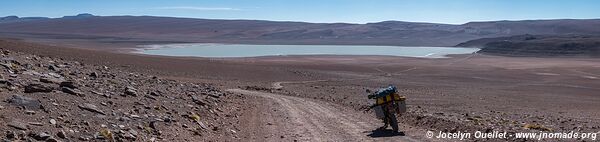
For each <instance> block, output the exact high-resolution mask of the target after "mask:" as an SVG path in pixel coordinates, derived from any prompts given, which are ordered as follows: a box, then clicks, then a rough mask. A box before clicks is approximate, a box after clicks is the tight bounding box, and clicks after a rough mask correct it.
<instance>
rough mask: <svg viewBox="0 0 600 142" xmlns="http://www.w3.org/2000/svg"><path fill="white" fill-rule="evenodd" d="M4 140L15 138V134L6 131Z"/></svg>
mask: <svg viewBox="0 0 600 142" xmlns="http://www.w3.org/2000/svg"><path fill="white" fill-rule="evenodd" d="M6 138H7V139H9V140H11V139H15V138H17V134H15V132H13V131H6Z"/></svg>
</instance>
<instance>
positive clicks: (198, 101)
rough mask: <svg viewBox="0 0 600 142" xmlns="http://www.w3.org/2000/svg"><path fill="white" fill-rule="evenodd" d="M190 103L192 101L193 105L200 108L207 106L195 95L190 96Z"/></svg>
mask: <svg viewBox="0 0 600 142" xmlns="http://www.w3.org/2000/svg"><path fill="white" fill-rule="evenodd" d="M192 101H194V103H196V104H198V105H201V106H204V105H206V104H207V103H206V102H205V101H204V100H202V99H200V97H198V96H195V95H193V96H192Z"/></svg>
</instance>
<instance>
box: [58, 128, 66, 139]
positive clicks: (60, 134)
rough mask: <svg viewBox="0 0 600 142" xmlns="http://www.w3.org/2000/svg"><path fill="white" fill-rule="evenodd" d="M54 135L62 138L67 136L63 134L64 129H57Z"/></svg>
mask: <svg viewBox="0 0 600 142" xmlns="http://www.w3.org/2000/svg"><path fill="white" fill-rule="evenodd" d="M56 136H58V137H59V138H63V139H66V138H67V135H66V134H65V131H63V130H60V131H58V133H56Z"/></svg>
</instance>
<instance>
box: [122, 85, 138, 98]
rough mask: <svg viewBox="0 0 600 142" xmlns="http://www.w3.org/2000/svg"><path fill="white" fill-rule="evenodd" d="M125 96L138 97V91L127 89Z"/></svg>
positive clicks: (129, 87)
mask: <svg viewBox="0 0 600 142" xmlns="http://www.w3.org/2000/svg"><path fill="white" fill-rule="evenodd" d="M125 95H129V96H137V89H135V88H133V87H131V86H128V87H127V88H125Z"/></svg>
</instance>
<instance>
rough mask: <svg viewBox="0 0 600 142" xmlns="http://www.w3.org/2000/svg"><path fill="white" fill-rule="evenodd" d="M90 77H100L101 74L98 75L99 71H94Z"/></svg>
mask: <svg viewBox="0 0 600 142" xmlns="http://www.w3.org/2000/svg"><path fill="white" fill-rule="evenodd" d="M90 77H93V78H98V77H99V75H98V73H96V72H92V73H90Z"/></svg>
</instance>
